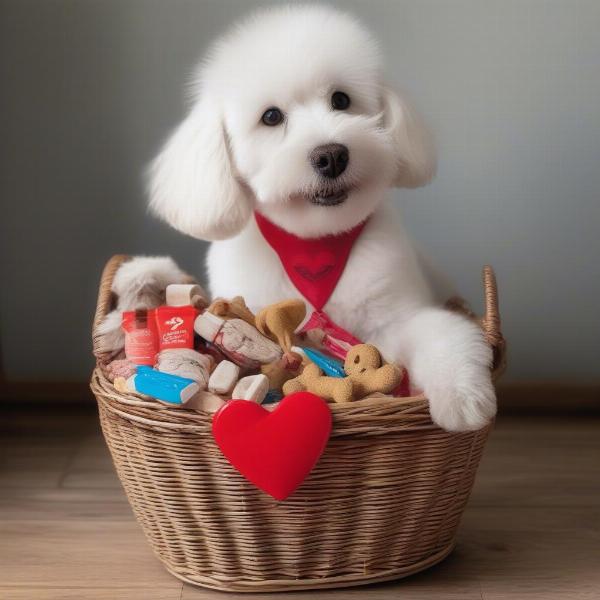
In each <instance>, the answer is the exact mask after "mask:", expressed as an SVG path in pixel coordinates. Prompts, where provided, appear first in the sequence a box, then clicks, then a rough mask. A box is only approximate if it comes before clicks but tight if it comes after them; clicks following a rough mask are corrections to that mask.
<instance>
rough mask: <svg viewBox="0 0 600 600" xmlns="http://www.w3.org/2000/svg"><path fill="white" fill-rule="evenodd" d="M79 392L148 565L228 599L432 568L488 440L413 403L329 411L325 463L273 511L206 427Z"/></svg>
mask: <svg viewBox="0 0 600 600" xmlns="http://www.w3.org/2000/svg"><path fill="white" fill-rule="evenodd" d="M124 260H127V257H125V256H115V257H113V258H112V259H111V260H110V261H109V262H108V264H107V265H106V268H105V269H104V273H103V274H102V280H101V283H100V292H99V298H98V307H97V312H96V318H95V321H94V328H95V327H96V325H97V324H98V323H99V322H100V320H101V319H102V317H103V316H104V315H105V314H106V313H107V312H108V311H109V310H110V309H111V307H112V306H113V303H114V298H112V296H111V292H110V287H111V282H112V278H113V276H114V273H115V271H116V270H117V268H118V267H119V265H120V264H121V263H122V262H123V261H124ZM484 286H485V298H486V315H485V317H484V318H483V319H481V321H480V322H481V324H482V327H483V330H484V332H485V334H486V337H487V338H488V340H489V341H490V343H491V344H492V345H493V346H494V348H495V351H496V365H495V369H494V373H495V374H498V372H499V371H500V369H501V365H502V362H503V357H504V343H503V339H502V335H501V333H500V330H499V316H498V310H497V299H496V286H495V280H494V274H493V271H492V270H491V268H489V267H486V268H485V269H484ZM94 340H95V347H97V345H96V337H95V336H94ZM98 358H99V362H100V359H101V358H102V357H98ZM91 387H92V390H93V392H94V394H95V395H96V398H97V400H98V407H99V412H100V421H101V424H102V430H103V433H104V437H105V439H106V443H107V444H108V447H109V449H110V452H111V454H112V458H113V461H114V463H115V467H116V469H117V473H118V475H119V478H120V480H121V483H122V484H123V487H124V488H125V492H126V493H127V497H128V499H129V502H130V504H131V506H132V508H133V511H134V513H135V516H136V517H137V520H138V521H139V522H140V524H141V526H142V528H143V530H144V532H145V534H146V537H147V538H148V540H149V542H150V544H151V546H152V548H153V549H154V552H155V553H156V555H157V556H158V557H159V558H160V560H161V561H162V562H163V563H164V564H165V566H166V568H167V569H168V570H169V571H170V572H171V573H172V574H173V575H175V576H176V577H179V578H180V579H182V580H183V581H186V582H188V583H191V584H195V585H202V586H205V587H209V588H215V589H219V590H226V591H238V592H239V591H244V592H252V591H278V590H301V589H311V588H333V587H344V586H352V585H360V584H366V583H372V582H377V581H385V580H389V579H395V578H399V577H404V576H406V575H411V574H413V573H416V572H418V571H421V570H423V569H425V568H427V567H429V566H431V565H434V564H435V563H437V562H439V561H440V560H442V559H443V558H444V557H445V556H447V555H448V553H449V552H450V551H451V550H452V547H453V544H454V538H455V533H456V530H457V527H458V524H459V521H460V518H461V515H462V512H463V510H464V507H465V504H466V502H467V499H468V497H469V493H470V491H471V488H472V485H473V481H474V478H475V472H476V470H477V465H478V463H479V459H480V457H481V454H482V451H483V447H484V444H485V441H486V438H487V436H488V433H489V430H490V427H487V428H485V429H483V430H480V431H477V432H474V433H460V434H450V433H447V432H445V431H442V430H441V429H439V428H438V427H436V426H434V425H433V424H432V422H431V420H430V417H429V412H428V407H427V400H426V399H425V398H424V397H423V396H417V397H412V398H402V399H399V398H393V399H392V398H381V397H379V398H370V399H365V400H361V401H358V402H353V403H350V404H348V405H332V406H331V410H332V413H333V428H332V434H331V439H330V441H329V443H328V446H327V448H326V450H325V452H324V454H323V456H322V457H321V459H320V460H319V462H318V464H317V466H316V467H315V469H314V470H313V472H312V473H311V474H310V476H309V477H308V479H307V480H306V481H305V482H304V483H303V484H302V485H301V486H300V488H299V489H298V490H297V491H296V492H295V493H294V494H293V495H292V496H291V497H290V498H288V499H287V500H285V501H284V502H277V501H275V500H273V499H272V498H270V497H269V496H267V495H266V494H264V493H263V492H261V491H259V490H258V489H256V488H254V487H253V486H252V485H250V484H249V483H248V482H247V481H246V480H245V479H244V478H243V477H242V476H241V475H239V474H238V473H237V471H235V470H234V469H233V468H232V467H231V466H230V465H229V463H228V462H227V460H226V459H225V458H224V457H223V456H222V454H221V452H220V451H219V449H218V448H217V447H216V445H215V443H214V441H213V438H212V434H211V419H212V415H210V414H204V413H201V412H195V411H186V410H177V409H172V408H168V407H165V406H162V405H160V404H158V403H155V402H146V401H143V400H141V399H140V397H139V396H136V395H124V394H121V393H119V392H117V391H116V390H115V389H114V387H113V386H112V384H111V383H110V382H109V381H108V380H107V379H106V377H105V376H104V375H103V372H102V369H101V368H99V367H97V368H96V369H95V371H94V373H93V376H92V382H91Z"/></svg>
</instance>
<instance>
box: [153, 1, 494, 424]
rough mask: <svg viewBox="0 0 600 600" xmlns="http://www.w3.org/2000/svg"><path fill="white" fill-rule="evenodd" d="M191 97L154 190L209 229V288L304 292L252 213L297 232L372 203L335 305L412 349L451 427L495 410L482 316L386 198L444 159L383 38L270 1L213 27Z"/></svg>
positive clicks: (325, 225)
mask: <svg viewBox="0 0 600 600" xmlns="http://www.w3.org/2000/svg"><path fill="white" fill-rule="evenodd" d="M193 83H194V85H193V100H194V103H193V106H192V108H191V111H190V112H189V114H188V116H187V117H186V118H185V120H184V121H183V122H182V123H181V125H179V127H178V128H177V129H176V130H175V132H174V133H173V134H172V136H171V137H170V139H169V140H168V141H167V142H166V145H165V146H164V148H163V150H162V152H161V153H160V155H159V156H158V157H157V158H156V160H155V161H154V163H153V164H152V167H151V170H150V205H151V208H152V209H153V211H154V212H155V213H156V214H157V215H159V216H160V217H161V218H163V219H164V220H166V221H167V222H168V223H170V224H171V225H172V226H173V227H175V228H177V229H179V230H180V231H182V232H184V233H187V234H189V235H192V236H194V237H197V238H201V239H206V240H212V241H214V243H213V244H212V245H211V248H210V251H209V254H208V270H209V279H210V287H211V291H212V293H213V295H215V296H223V297H232V296H235V295H238V294H241V295H243V296H244V298H245V299H246V301H247V303H248V305H249V306H250V307H251V308H253V309H259V308H261V307H263V306H265V305H266V304H269V303H272V302H275V301H278V300H281V299H283V298H288V297H298V296H299V292H298V291H297V289H296V288H295V287H294V285H293V284H292V283H291V281H290V279H289V278H288V276H287V275H286V272H285V270H284V269H283V267H282V265H281V263H280V261H279V258H278V256H277V254H276V253H275V251H274V250H273V249H272V248H271V247H270V246H269V244H268V243H267V242H266V241H265V239H264V238H263V236H262V235H261V233H260V231H259V229H258V227H257V224H256V222H255V220H254V219H253V218H251V217H252V215H253V212H254V211H255V210H258V211H260V213H261V214H262V215H264V216H265V217H266V218H267V219H268V220H269V221H271V222H272V223H274V224H276V225H277V226H279V227H280V228H282V229H284V230H285V231H287V232H290V233H293V234H295V235H296V236H298V237H301V238H316V237H319V236H325V235H328V234H336V233H340V232H343V231H347V230H349V229H351V228H353V227H355V226H356V225H357V224H359V223H361V222H363V221H365V220H366V219H368V221H367V224H366V226H365V228H364V230H363V232H362V234H361V235H360V237H359V238H358V240H357V241H356V243H355V245H354V247H353V250H352V253H351V254H350V258H349V260H348V263H347V265H346V268H345V271H344V273H343V275H342V277H341V279H340V280H339V282H338V284H337V287H335V290H334V292H333V294H332V295H331V297H330V298H329V301H328V302H327V304H326V306H325V311H326V312H327V314H328V315H329V316H330V317H331V318H332V319H333V320H334V321H335V322H336V323H337V324H338V325H340V326H341V327H343V328H345V329H346V330H348V331H350V332H352V333H353V334H354V335H355V336H356V337H358V338H360V339H362V340H364V341H366V342H371V343H373V344H375V345H376V346H378V347H379V348H380V349H381V350H382V352H383V353H384V355H385V357H386V359H387V360H389V361H395V362H398V363H400V364H403V365H406V366H407V368H408V369H409V372H410V375H411V380H412V383H413V385H415V386H416V387H418V388H420V389H422V390H423V391H424V392H425V393H426V395H427V397H428V398H429V400H430V410H431V415H432V418H433V419H434V421H435V422H436V423H438V424H439V425H440V426H442V427H444V428H445V429H448V430H453V431H459V430H469V429H476V428H479V427H482V426H483V425H484V424H485V423H487V422H488V421H489V420H490V419H491V418H492V417H493V415H494V414H495V411H496V403H495V395H494V390H493V387H492V383H491V379H490V370H489V369H490V364H491V360H492V353H491V350H490V348H489V346H488V345H487V344H486V342H485V341H484V338H483V335H482V333H481V331H480V330H479V328H478V327H477V326H476V325H475V324H474V323H473V322H471V321H469V320H467V319H466V318H463V317H461V316H459V315H457V314H453V313H450V312H448V311H446V310H444V309H442V308H441V307H439V305H438V304H437V303H436V300H435V298H434V294H433V292H432V290H431V286H430V283H429V282H428V281H427V280H426V277H425V275H424V272H423V271H422V269H421V267H420V263H419V259H418V256H417V254H416V252H415V250H414V249H413V247H412V246H411V243H410V241H409V239H408V238H407V236H406V234H405V232H404V231H403V228H402V226H401V224H400V222H399V220H398V218H397V216H396V215H395V214H394V210H393V208H392V207H391V206H390V205H389V204H388V202H387V201H386V191H387V189H388V188H390V187H392V186H397V187H416V186H420V185H423V184H425V183H426V182H427V181H428V180H429V179H430V178H431V177H432V175H433V172H434V169H435V160H434V156H433V151H432V148H431V144H430V140H429V138H428V135H427V133H426V130H425V129H424V127H423V125H422V124H421V122H420V120H419V118H418V117H417V116H416V115H415V113H414V112H413V111H412V110H411V109H410V108H409V107H408V106H407V104H406V103H405V102H404V101H403V100H402V98H400V97H399V96H398V95H397V94H396V93H394V92H393V91H392V90H391V89H390V88H389V87H388V86H387V85H386V84H385V83H384V82H383V80H382V73H381V59H380V53H379V50H378V46H377V44H376V42H375V41H374V40H373V38H372V37H371V36H370V34H369V33H368V32H367V31H366V30H365V29H364V28H363V26H362V25H361V24H360V23H358V22H357V21H356V20H355V19H354V18H352V17H350V16H348V15H346V14H343V13H340V12H338V11H337V10H335V9H332V8H327V7H322V6H298V5H295V6H287V7H283V8H282V7H279V8H275V9H269V10H266V11H263V12H260V13H258V14H256V15H254V16H253V17H251V18H249V19H247V20H246V21H244V22H243V23H241V24H240V25H239V26H237V27H235V28H234V29H233V30H232V31H230V32H229V33H228V34H226V35H225V36H224V37H222V38H221V39H219V40H218V41H217V42H216V44H215V45H214V46H213V48H212V50H211V51H210V53H209V55H208V58H207V60H206V61H205V62H203V63H202V64H201V66H200V68H199V70H198V72H197V77H196V78H195V79H194V82H193Z"/></svg>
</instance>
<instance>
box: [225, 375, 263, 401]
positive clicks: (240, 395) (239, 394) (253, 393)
mask: <svg viewBox="0 0 600 600" xmlns="http://www.w3.org/2000/svg"><path fill="white" fill-rule="evenodd" d="M268 391H269V378H268V377H267V376H266V375H263V374H262V373H261V374H259V375H248V376H247V377H242V378H241V379H240V380H239V381H238V382H237V384H236V386H235V388H233V392H232V394H231V398H232V400H251V401H252V402H256V403H257V404H260V403H261V402H262V401H263V400H264V399H265V396H266V395H267V392H268Z"/></svg>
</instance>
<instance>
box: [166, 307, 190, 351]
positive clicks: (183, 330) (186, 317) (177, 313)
mask: <svg viewBox="0 0 600 600" xmlns="http://www.w3.org/2000/svg"><path fill="white" fill-rule="evenodd" d="M197 314H198V311H197V310H196V309H195V308H194V307H193V306H161V307H159V308H158V309H157V310H156V326H157V328H158V333H159V344H160V349H161V350H168V349H170V348H193V347H194V319H195V318H196V315H197Z"/></svg>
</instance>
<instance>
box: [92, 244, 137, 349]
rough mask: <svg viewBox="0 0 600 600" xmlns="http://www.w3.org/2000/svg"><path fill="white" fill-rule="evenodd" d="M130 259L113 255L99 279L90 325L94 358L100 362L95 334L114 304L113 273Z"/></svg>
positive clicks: (97, 339)
mask: <svg viewBox="0 0 600 600" xmlns="http://www.w3.org/2000/svg"><path fill="white" fill-rule="evenodd" d="M129 259H130V257H129V256H127V255H126V254H115V255H114V256H113V257H111V258H110V259H109V261H108V262H107V263H106V265H105V266H104V269H103V271H102V276H101V277H100V287H99V289H98V301H97V302H96V312H95V314H94V322H93V325H92V342H93V349H94V356H95V357H96V358H97V359H99V360H101V359H102V358H103V355H102V353H101V352H100V349H99V336H98V334H97V329H98V325H100V323H101V322H102V320H103V319H104V317H105V316H106V315H107V314H108V313H109V312H110V311H111V310H112V309H113V307H114V304H115V298H114V294H113V293H112V290H111V288H112V282H113V279H114V277H115V273H116V272H117V271H118V269H119V267H120V266H121V265H122V264H123V263H124V262H126V261H128V260H129Z"/></svg>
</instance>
